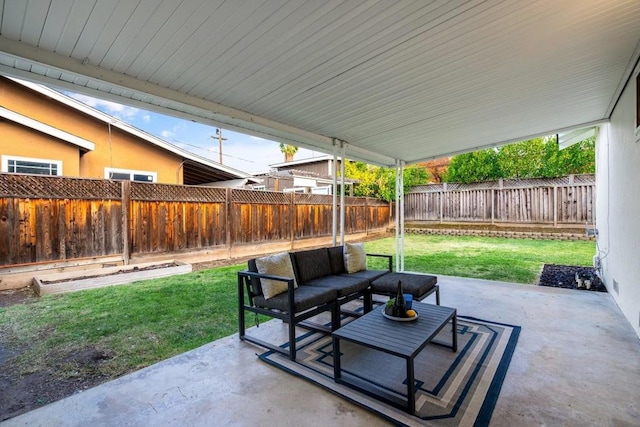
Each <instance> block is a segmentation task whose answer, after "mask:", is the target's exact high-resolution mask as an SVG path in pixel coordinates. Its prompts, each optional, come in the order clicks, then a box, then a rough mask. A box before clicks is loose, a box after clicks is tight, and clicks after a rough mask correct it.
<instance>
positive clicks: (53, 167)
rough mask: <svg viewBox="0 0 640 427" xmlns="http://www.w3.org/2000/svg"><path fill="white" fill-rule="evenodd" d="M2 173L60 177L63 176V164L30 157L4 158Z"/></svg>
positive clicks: (57, 161)
mask: <svg viewBox="0 0 640 427" xmlns="http://www.w3.org/2000/svg"><path fill="white" fill-rule="evenodd" d="M2 172H8V173H28V174H32V175H53V176H60V175H62V162H61V161H59V160H49V159H34V158H30V157H18V156H2Z"/></svg>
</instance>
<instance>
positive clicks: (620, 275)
mask: <svg viewBox="0 0 640 427" xmlns="http://www.w3.org/2000/svg"><path fill="white" fill-rule="evenodd" d="M635 94H636V83H635V79H633V80H632V81H631V82H630V83H629V84H628V85H627V87H626V89H625V90H624V92H623V94H622V97H621V98H620V100H619V102H618V104H617V106H616V109H615V110H614V112H613V115H612V116H611V121H610V123H609V124H607V125H603V126H601V128H600V132H599V134H598V138H597V142H596V186H597V187H596V188H597V199H596V209H597V211H596V217H597V218H598V219H597V224H596V227H597V229H598V239H597V244H598V245H597V248H598V254H597V256H598V257H599V259H600V262H601V264H602V268H601V274H602V277H603V280H604V282H605V284H606V286H607V289H608V291H609V293H610V294H611V296H612V297H613V298H614V299H615V301H616V302H617V304H618V305H619V307H620V309H621V310H622V312H623V313H624V315H625V317H626V318H627V319H628V320H629V322H630V323H631V326H633V328H634V329H635V331H636V334H638V336H640V262H638V256H639V252H640V221H638V212H640V167H639V166H638V165H640V140H638V139H637V138H636V135H635V114H636V105H635V102H636V99H635Z"/></svg>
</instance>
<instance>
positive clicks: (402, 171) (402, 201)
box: [399, 160, 405, 271]
mask: <svg viewBox="0 0 640 427" xmlns="http://www.w3.org/2000/svg"><path fill="white" fill-rule="evenodd" d="M404 165H405V163H404V161H402V160H401V161H400V173H399V175H400V188H399V194H400V271H404Z"/></svg>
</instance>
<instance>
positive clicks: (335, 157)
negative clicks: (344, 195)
mask: <svg viewBox="0 0 640 427" xmlns="http://www.w3.org/2000/svg"><path fill="white" fill-rule="evenodd" d="M332 173H333V191H332V192H331V193H332V198H333V200H332V203H333V206H332V211H331V215H332V221H333V223H332V225H331V242H332V245H333V246H337V242H336V238H337V235H338V193H337V191H336V190H337V189H338V146H337V145H336V140H335V139H334V140H333V172H332Z"/></svg>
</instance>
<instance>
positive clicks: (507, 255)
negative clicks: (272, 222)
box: [0, 235, 595, 380]
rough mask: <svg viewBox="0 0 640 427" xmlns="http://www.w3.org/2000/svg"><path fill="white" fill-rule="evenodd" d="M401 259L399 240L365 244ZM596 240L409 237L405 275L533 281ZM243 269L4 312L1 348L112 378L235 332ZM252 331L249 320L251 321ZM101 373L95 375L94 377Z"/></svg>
mask: <svg viewBox="0 0 640 427" xmlns="http://www.w3.org/2000/svg"><path fill="white" fill-rule="evenodd" d="M366 248H367V251H368V252H370V253H386V254H393V253H394V251H395V244H394V239H393V238H385V239H381V240H377V241H371V242H367V243H366ZM594 251H595V248H594V244H593V243H592V242H567V241H535V240H516V239H498V238H472V237H444V236H423V235H408V236H406V261H405V269H406V270H414V271H422V272H428V273H435V274H446V275H454V276H455V275H457V276H466V277H478V278H483V279H495V280H505V281H510V282H520V283H533V282H534V280H535V278H536V275H537V274H538V273H539V271H540V268H541V266H542V264H543V263H556V264H573V265H589V264H590V263H591V257H592V255H593V253H594ZM243 268H245V266H244V265H235V266H230V267H221V268H215V269H211V270H204V271H197V272H193V273H190V274H185V275H180V276H174V277H168V278H162V279H155V280H148V281H143V282H137V283H134V284H131V285H120V286H113V287H109V288H102V289H95V290H87V291H81V292H75V293H68V294H61V295H53V296H44V297H42V298H39V299H38V300H37V301H35V302H33V303H30V304H18V305H14V306H11V307H5V308H0V345H4V346H6V347H9V348H14V349H22V350H23V351H22V352H21V353H20V355H19V356H18V358H17V359H15V360H14V361H13V362H12V366H11V368H12V369H18V370H19V372H20V373H21V374H22V375H25V374H28V373H30V372H37V371H39V370H44V369H47V368H49V369H51V368H53V369H56V372H57V373H58V374H59V375H61V376H73V375H76V376H77V375H84V374H87V372H83V369H94V370H95V369H97V368H96V367H95V366H92V367H83V366H78V365H77V364H74V363H73V362H65V360H69V359H70V356H71V355H73V354H77V353H79V352H81V351H84V350H87V349H98V350H100V351H104V352H106V353H107V354H109V355H111V356H113V357H111V358H109V359H108V360H105V361H104V362H103V363H101V364H100V367H99V369H100V375H102V376H103V377H104V378H105V380H106V379H109V378H114V377H117V376H120V375H123V374H125V373H127V372H130V371H133V370H135V369H139V368H142V367H144V366H148V365H150V364H152V363H154V362H157V361H159V360H163V359H166V358H168V357H171V356H173V355H176V354H179V353H182V352H185V351H187V350H190V349H193V348H196V347H198V346H201V345H203V344H206V343H208V342H211V341H214V340H216V339H218V338H220V337H224V336H227V335H230V334H232V333H235V332H236V330H237V292H236V286H237V277H236V272H237V271H238V270H240V269H243ZM248 323H249V324H251V319H249V322H248ZM93 374H95V372H93Z"/></svg>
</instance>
